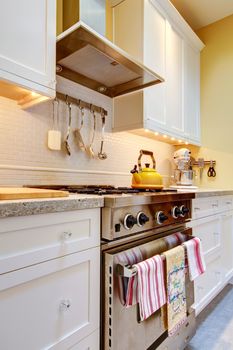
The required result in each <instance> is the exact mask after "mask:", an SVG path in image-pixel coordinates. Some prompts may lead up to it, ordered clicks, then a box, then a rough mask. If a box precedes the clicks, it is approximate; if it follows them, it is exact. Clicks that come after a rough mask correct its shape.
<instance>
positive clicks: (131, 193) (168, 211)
mask: <svg viewBox="0 0 233 350" xmlns="http://www.w3.org/2000/svg"><path fill="white" fill-rule="evenodd" d="M33 187H35V186H33ZM37 187H43V188H53V189H63V190H68V191H69V192H71V193H81V194H87V195H88V194H90V195H93V194H96V195H102V196H104V207H103V208H102V209H101V242H102V244H101V261H102V264H101V266H102V273H101V274H102V282H101V293H102V307H101V310H102V316H101V319H102V321H101V323H102V327H101V332H102V335H101V340H102V341H101V349H102V350H123V349H134V350H154V349H167V350H173V349H180V350H181V349H184V347H185V346H186V345H187V342H188V340H189V339H191V337H192V335H193V334H194V333H195V315H194V312H193V310H192V308H191V306H192V304H193V302H194V291H193V283H191V282H190V281H189V280H187V281H186V295H187V322H185V324H184V325H183V326H182V327H181V328H180V330H179V336H178V337H168V332H167V329H166V326H165V324H164V322H163V316H162V314H161V310H159V311H157V312H156V313H155V314H153V315H152V316H150V317H149V318H148V319H147V320H146V321H144V322H138V305H134V306H132V307H130V308H125V307H124V306H123V305H122V303H121V301H120V297H119V288H118V281H119V278H124V279H127V278H128V277H129V276H130V273H131V266H129V264H128V262H127V261H125V263H122V261H121V264H119V254H120V255H121V254H122V253H124V254H125V256H127V254H132V249H133V248H136V247H137V248H139V249H140V250H141V251H142V252H143V259H147V258H149V257H151V256H153V255H156V254H161V253H163V252H164V248H163V249H162V248H161V247H162V246H163V247H164V245H163V244H161V242H162V240H163V239H164V238H165V237H168V236H170V235H172V234H174V233H175V232H182V233H183V234H184V235H185V236H187V237H189V238H190V235H192V230H191V229H189V228H188V227H187V226H186V225H187V223H188V221H189V220H190V218H191V199H192V198H194V194H193V193H177V192H176V191H175V192H174V191H166V190H165V191H160V192H155V191H140V190H135V189H132V188H125V187H123V188H122V187H117V188H115V187H113V186H77V185H74V186H70V185H69V186H50V185H49V186H37ZM167 249H168V248H167Z"/></svg>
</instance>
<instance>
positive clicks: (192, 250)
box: [183, 237, 206, 281]
mask: <svg viewBox="0 0 233 350" xmlns="http://www.w3.org/2000/svg"><path fill="white" fill-rule="evenodd" d="M183 245H184V247H185V249H186V254H187V258H188V270H189V278H190V281H193V280H194V279H195V278H197V277H198V276H200V275H202V274H203V273H204V272H205V270H206V265H205V260H204V255H203V251H202V244H201V240H200V238H198V237H194V238H192V239H190V240H189V241H187V242H184V243H183Z"/></svg>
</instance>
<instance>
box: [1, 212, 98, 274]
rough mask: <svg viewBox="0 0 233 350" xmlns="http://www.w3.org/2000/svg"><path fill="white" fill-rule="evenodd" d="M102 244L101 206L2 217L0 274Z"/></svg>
mask: <svg viewBox="0 0 233 350" xmlns="http://www.w3.org/2000/svg"><path fill="white" fill-rule="evenodd" d="M99 245H100V209H99V208H93V209H86V210H85V209H84V210H77V211H70V212H64V213H62V214H61V213H48V214H41V215H32V216H27V217H24V216H21V217H12V218H5V219H1V226H0V247H1V248H0V252H1V254H0V274H1V273H6V272H10V271H13V270H16V269H19V268H23V267H26V266H29V265H33V264H37V263H39V262H42V261H46V260H49V259H53V258H57V257H60V256H65V255H67V254H71V253H75V252H79V251H81V250H84V249H89V248H93V247H96V246H99Z"/></svg>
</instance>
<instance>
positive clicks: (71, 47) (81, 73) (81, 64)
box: [57, 21, 164, 97]
mask: <svg viewBox="0 0 233 350" xmlns="http://www.w3.org/2000/svg"><path fill="white" fill-rule="evenodd" d="M57 74H58V75H60V76H62V77H64V78H66V79H69V80H72V81H74V82H76V83H79V84H81V85H84V86H86V87H88V88H90V89H92V90H95V91H98V92H100V93H102V94H104V95H107V96H109V97H115V96H119V95H123V94H126V93H128V92H132V91H136V90H139V89H142V88H145V87H147V86H151V85H154V84H157V83H161V82H163V81H164V80H163V78H161V77H160V76H159V75H157V74H156V73H154V72H153V71H151V70H150V69H148V68H147V67H145V66H143V64H141V63H139V62H137V61H135V60H134V59H133V58H132V57H130V56H129V55H128V54H127V53H126V52H125V51H123V50H121V49H120V48H119V47H117V46H116V45H114V44H113V43H112V42H111V41H109V40H108V39H106V38H105V37H103V36H102V35H100V34H98V33H97V32H96V31H94V30H93V29H92V28H90V27H89V26H88V25H86V24H84V23H83V22H82V21H80V22H78V23H76V24H74V25H73V26H72V27H70V28H69V29H67V30H66V31H65V32H63V33H62V34H60V35H59V36H58V37H57Z"/></svg>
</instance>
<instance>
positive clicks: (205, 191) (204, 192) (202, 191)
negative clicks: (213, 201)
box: [187, 188, 233, 198]
mask: <svg viewBox="0 0 233 350" xmlns="http://www.w3.org/2000/svg"><path fill="white" fill-rule="evenodd" d="M187 192H188V191H187ZM192 192H194V193H195V198H205V197H212V196H230V195H233V190H230V189H229V190H227V189H214V188H198V189H196V190H195V191H192Z"/></svg>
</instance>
